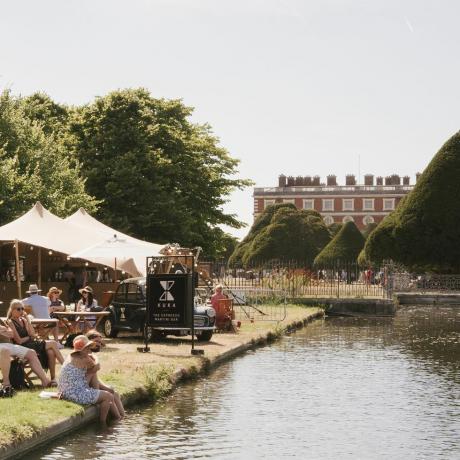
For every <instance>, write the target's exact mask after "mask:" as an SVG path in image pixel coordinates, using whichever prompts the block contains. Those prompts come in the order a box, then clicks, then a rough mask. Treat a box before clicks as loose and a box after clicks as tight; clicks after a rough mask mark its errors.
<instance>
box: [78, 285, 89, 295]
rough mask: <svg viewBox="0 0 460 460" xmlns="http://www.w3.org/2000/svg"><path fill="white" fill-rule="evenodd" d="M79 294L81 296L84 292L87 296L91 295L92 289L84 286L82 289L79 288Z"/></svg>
mask: <svg viewBox="0 0 460 460" xmlns="http://www.w3.org/2000/svg"><path fill="white" fill-rule="evenodd" d="M78 292H79V293H80V294H83V293H84V292H88V293H89V294H92V293H93V288H92V287H90V286H85V287H84V288H81V289H79V290H78Z"/></svg>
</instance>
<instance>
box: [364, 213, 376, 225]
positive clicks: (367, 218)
mask: <svg viewBox="0 0 460 460" xmlns="http://www.w3.org/2000/svg"><path fill="white" fill-rule="evenodd" d="M369 219H370V221H369V222H366V221H368V220H369ZM363 224H364V225H369V224H375V219H374V218H373V217H372V216H369V215H367V216H364V217H363Z"/></svg>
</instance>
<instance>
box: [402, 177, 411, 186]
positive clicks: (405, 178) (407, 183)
mask: <svg viewBox="0 0 460 460" xmlns="http://www.w3.org/2000/svg"><path fill="white" fill-rule="evenodd" d="M403 185H410V177H409V176H404V177H403Z"/></svg>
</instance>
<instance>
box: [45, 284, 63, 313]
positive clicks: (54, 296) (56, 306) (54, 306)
mask: <svg viewBox="0 0 460 460" xmlns="http://www.w3.org/2000/svg"><path fill="white" fill-rule="evenodd" d="M61 294H62V291H61V290H60V289H58V288H57V287H52V288H50V289H49V291H48V293H47V294H46V296H47V297H48V299H49V301H50V304H49V307H48V311H49V314H50V317H51V318H54V316H53V313H54V312H55V311H65V305H64V302H63V301H62V300H61V299H60V298H59V296H60V295H61Z"/></svg>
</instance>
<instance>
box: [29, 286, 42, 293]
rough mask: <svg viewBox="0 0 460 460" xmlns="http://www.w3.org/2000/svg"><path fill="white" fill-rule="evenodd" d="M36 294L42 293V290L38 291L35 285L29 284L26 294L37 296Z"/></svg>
mask: <svg viewBox="0 0 460 460" xmlns="http://www.w3.org/2000/svg"><path fill="white" fill-rule="evenodd" d="M38 292H42V290H41V289H38V286H37V285H36V284H31V285H30V286H29V290H28V291H26V294H37V293H38Z"/></svg>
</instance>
